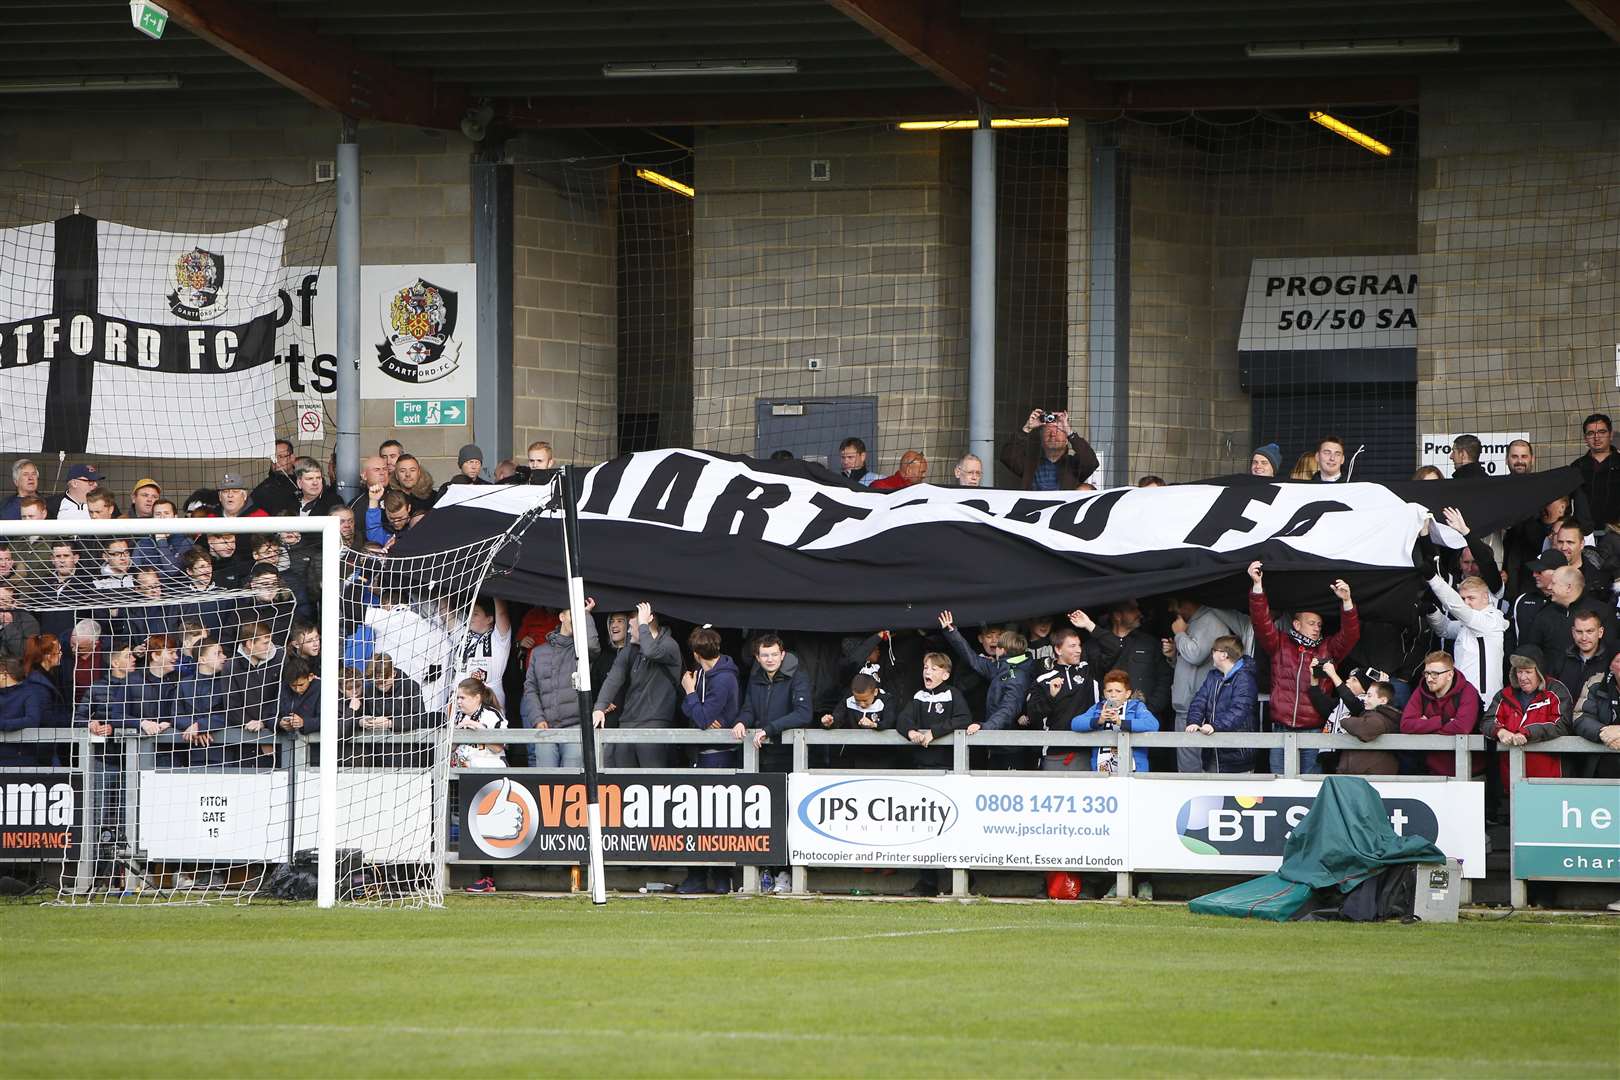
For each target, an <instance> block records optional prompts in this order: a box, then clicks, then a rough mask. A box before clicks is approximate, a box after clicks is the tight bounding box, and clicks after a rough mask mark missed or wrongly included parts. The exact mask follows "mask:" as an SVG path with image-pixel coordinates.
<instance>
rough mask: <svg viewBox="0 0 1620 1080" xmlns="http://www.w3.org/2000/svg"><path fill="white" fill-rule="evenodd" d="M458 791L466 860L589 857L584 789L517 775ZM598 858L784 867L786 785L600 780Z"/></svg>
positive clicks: (767, 776) (744, 778)
mask: <svg viewBox="0 0 1620 1080" xmlns="http://www.w3.org/2000/svg"><path fill="white" fill-rule="evenodd" d="M486 776H488V779H487V780H486V782H485V783H484V784H482V785H478V784H476V783H474V782H472V780H471V778H470V777H464V778H463V779H462V781H461V785H460V786H461V840H460V843H459V846H458V848H457V853H458V854H459V855H460V857H461V858H463V859H469V860H476V861H479V862H482V861H485V860H488V859H501V860H514V861H519V862H574V861H577V860H579V859H583V858H585V857H586V832H585V805H586V804H585V784H584V783H583V782H582V781H580V780H576V779H574V778H572V777H553V776H546V775H534V774H528V775H525V774H521V773H512V774H506V775H499V774H497V775H489V774H486ZM599 792H600V799H601V807H602V852H603V855H604V856H605V857H606V858H607V860H608V861H609V862H624V863H678V864H683V865H684V864H688V863H711V862H712V863H741V864H754V865H766V866H768V865H775V864H780V863H784V862H786V855H785V852H786V850H787V840H786V828H785V825H784V821H783V814H784V812H785V811H784V808H785V806H786V804H787V778H786V776H785V775H783V774H781V773H761V774H758V775H753V774H736V775H714V776H702V775H695V774H693V773H636V774H624V775H619V776H616V775H613V774H607V775H604V776H603V777H602V778H601V781H600V785H599Z"/></svg>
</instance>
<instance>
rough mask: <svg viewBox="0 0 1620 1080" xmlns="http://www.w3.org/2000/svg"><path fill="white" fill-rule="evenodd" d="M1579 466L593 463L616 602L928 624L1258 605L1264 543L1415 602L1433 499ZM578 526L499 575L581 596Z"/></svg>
mask: <svg viewBox="0 0 1620 1080" xmlns="http://www.w3.org/2000/svg"><path fill="white" fill-rule="evenodd" d="M1575 482H1577V478H1575V476H1574V474H1573V472H1571V471H1570V470H1560V471H1559V472H1555V473H1542V474H1537V475H1536V476H1532V477H1510V478H1503V479H1492V480H1486V481H1446V482H1444V483H1443V484H1440V485H1437V484H1433V483H1429V484H1421V483H1420V484H1406V485H1384V484H1367V483H1359V484H1358V483H1349V484H1333V485H1326V484H1305V483H1293V482H1283V483H1273V482H1265V481H1261V480H1259V479H1258V478H1251V477H1228V478H1224V479H1222V480H1218V481H1207V482H1202V483H1195V484H1179V485H1176V486H1173V487H1167V488H1116V489H1113V490H1108V491H1101V492H1053V493H1043V492H1025V491H993V490H980V489H954V488H938V487H932V486H928V485H921V486H918V487H913V488H908V489H906V490H904V491H900V492H896V493H894V494H884V493H881V492H873V491H870V490H869V489H866V488H860V487H854V486H852V485H849V484H847V483H845V482H843V481H842V480H841V479H840V478H839V477H837V476H835V475H834V474H832V473H830V472H827V471H826V470H825V469H822V468H820V467H818V466H814V465H810V464H807V463H804V462H784V463H765V462H758V461H753V460H751V459H747V458H737V457H731V456H727V455H719V454H709V453H703V452H700V451H693V450H662V451H655V452H651V453H644V454H630V455H627V456H625V457H621V458H618V459H616V460H614V461H611V462H608V463H607V464H605V465H600V466H597V467H596V468H594V469H592V470H590V472H589V473H588V474H587V475H586V478H585V480H584V483H583V486H582V490H581V492H580V536H581V540H580V546H581V554H582V558H583V564H584V571H585V580H586V584H587V588H588V589H589V590H590V591H591V593H592V594H593V595H594V596H596V597H597V600H598V603H599V605H601V606H602V607H603V608H604V609H606V608H608V607H611V608H615V609H621V608H628V607H629V606H631V605H633V604H634V603H635V602H637V601H641V600H646V601H648V602H650V603H651V604H652V605H653V607H654V608H655V609H656V610H658V611H661V612H664V613H665V614H667V615H672V616H675V617H677V618H681V619H687V620H691V621H694V622H711V623H715V624H717V625H723V626H744V627H755V628H762V627H772V626H775V627H784V628H788V627H791V628H796V629H802V630H829V631H855V630H864V629H870V628H873V627H891V628H902V627H909V626H927V625H930V624H935V625H937V623H935V619H936V615H937V613H938V612H939V610H940V609H942V608H949V609H951V610H952V611H953V612H954V613H955V614H956V617H957V619H958V621H960V622H962V623H964V624H970V623H977V622H981V621H984V620H987V619H1002V618H1017V617H1025V616H1028V615H1030V614H1032V613H1037V612H1054V611H1067V610H1069V609H1071V608H1074V607H1077V606H1080V607H1084V606H1088V605H1097V604H1105V603H1109V602H1111V601H1115V600H1123V599H1127V598H1136V599H1140V598H1144V597H1149V596H1156V595H1163V594H1167V593H1174V592H1190V593H1196V594H1198V595H1201V596H1204V597H1205V598H1206V599H1207V600H1208V602H1219V603H1224V604H1226V605H1228V606H1241V605H1242V603H1243V597H1242V592H1243V589H1244V588H1245V587H1246V586H1247V584H1248V581H1247V578H1245V577H1244V576H1243V568H1244V567H1245V566H1246V565H1247V564H1248V563H1249V562H1250V561H1251V560H1253V559H1262V560H1264V561H1265V563H1266V566H1267V570H1268V578H1267V584H1268V589H1270V590H1271V591H1272V592H1273V595H1274V598H1275V599H1276V600H1277V602H1278V603H1279V604H1281V605H1288V604H1290V603H1292V602H1295V601H1296V600H1299V601H1304V600H1305V599H1306V598H1309V599H1311V600H1313V601H1314V602H1315V603H1318V604H1320V603H1322V602H1323V601H1324V599H1327V598H1328V593H1327V581H1328V580H1329V579H1331V578H1332V577H1336V576H1343V577H1345V578H1347V579H1348V580H1349V581H1350V582H1351V584H1352V586H1354V587H1356V588H1357V590H1358V592H1357V595H1358V597H1359V598H1361V599H1362V600H1363V601H1364V606H1365V602H1366V601H1374V602H1376V600H1377V598H1378V597H1380V596H1388V597H1389V600H1390V603H1391V607H1392V610H1394V609H1395V604H1397V603H1398V604H1399V605H1400V608H1399V610H1401V611H1402V613H1403V618H1404V617H1405V616H1406V615H1409V614H1410V610H1411V602H1412V600H1413V599H1415V590H1418V589H1421V584H1420V582H1419V580H1418V577H1417V575H1416V573H1415V571H1414V568H1413V547H1414V543H1415V541H1416V539H1417V536H1418V533H1419V530H1420V529H1421V527H1422V525H1423V522H1424V518H1425V514H1426V513H1427V512H1428V511H1430V510H1437V509H1438V507H1440V506H1451V505H1456V506H1459V507H1461V508H1462V509H1463V511H1464V513H1465V514H1467V515H1468V516H1469V518H1470V521H1472V522H1475V528H1479V529H1483V530H1489V529H1492V528H1497V527H1500V526H1501V525H1503V524H1506V523H1508V522H1511V521H1516V520H1518V519H1520V518H1522V517H1525V516H1528V515H1529V514H1532V513H1534V512H1535V511H1536V509H1537V508H1539V507H1540V506H1542V505H1544V504H1545V503H1546V502H1547V501H1548V499H1549V498H1551V496H1550V495H1548V494H1547V493H1548V492H1549V491H1552V492H1555V493H1556V491H1557V489H1559V488H1560V487H1561V486H1565V485H1566V484H1567V486H1570V487H1572V486H1573V485H1574V483H1575ZM1480 484H1488V485H1491V488H1492V489H1491V490H1486V489H1485V488H1483V487H1480V486H1479V485H1480ZM1425 489H1427V490H1425ZM547 497H548V495H547V491H546V489H545V488H541V487H526V488H525V487H506V488H501V487H495V488H492V487H472V486H466V487H452V488H450V489H449V491H448V492H447V493H446V495H445V497H444V499H442V500H441V501H440V503H439V508H438V509H436V510H435V511H434V512H433V513H432V514H429V515H428V517H427V518H426V519H424V520H423V522H422V523H421V524H420V525H418V526H416V527H415V528H414V529H412V530H411V531H410V532H408V533H407V534H405V536H403V537H402V538H401V540H400V542H399V543H398V544H397V545H396V547H395V552H396V553H397V554H401V555H405V554H421V553H425V552H430V551H442V550H447V549H450V548H453V547H457V546H459V545H462V544H466V543H470V542H472V541H474V540H477V539H479V538H482V537H484V536H489V535H494V534H497V533H500V532H504V531H505V530H506V529H507V528H508V527H509V526H510V525H511V524H512V522H513V520H514V518H515V517H517V516H519V515H521V514H524V513H526V512H529V511H530V510H532V509H534V508H536V507H538V506H541V505H542V504H544V503H545V502H546V500H547ZM560 532H561V529H560V525H559V523H558V522H557V521H556V520H555V519H554V518H550V517H543V518H542V519H541V520H539V521H537V522H536V523H535V524H534V525H533V526H532V527H531V528H530V529H529V530H528V532H527V533H526V534H525V536H524V540H523V543H522V545H521V548H518V547H517V546H514V547H513V548H510V549H508V550H507V551H506V552H503V553H502V556H501V557H499V558H498V559H497V573H498V576H497V577H495V578H494V579H492V580H491V581H490V582H489V585H488V587H489V590H490V591H491V592H494V593H496V594H498V595H504V596H507V597H509V598H513V599H519V600H526V601H531V602H539V603H547V604H553V605H554V604H558V603H561V602H563V599H564V597H565V595H566V593H565V589H564V587H563V576H562V548H561V537H560ZM518 552H520V554H518ZM1392 572H1393V573H1392ZM1363 586H1366V588H1365V589H1364V588H1363ZM1401 590H1405V591H1404V593H1402V595H1400V596H1395V595H1393V594H1394V593H1398V592H1401Z"/></svg>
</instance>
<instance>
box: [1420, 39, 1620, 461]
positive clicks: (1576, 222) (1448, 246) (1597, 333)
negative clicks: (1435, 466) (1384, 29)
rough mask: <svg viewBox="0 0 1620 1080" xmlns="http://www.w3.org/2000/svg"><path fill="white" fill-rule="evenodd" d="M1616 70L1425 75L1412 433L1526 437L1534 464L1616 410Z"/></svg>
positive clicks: (1568, 448)
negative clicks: (1593, 417)
mask: <svg viewBox="0 0 1620 1080" xmlns="http://www.w3.org/2000/svg"><path fill="white" fill-rule="evenodd" d="M1617 101H1620V73H1616V72H1614V71H1578V72H1571V73H1568V74H1565V75H1561V76H1559V77H1557V78H1546V77H1535V78H1528V77H1502V76H1482V75H1475V76H1457V77H1447V78H1431V79H1426V80H1425V81H1424V84H1423V98H1422V117H1423V125H1422V144H1421V154H1422V169H1421V180H1420V183H1419V190H1418V214H1419V221H1420V232H1421V237H1422V243H1421V249H1420V263H1419V267H1420V272H1421V278H1420V285H1419V288H1420V294H1419V303H1420V311H1421V316H1422V317H1421V321H1420V324H1419V337H1418V340H1419V348H1418V367H1419V373H1420V377H1421V379H1422V381H1421V383H1420V387H1419V393H1418V423H1419V428H1420V430H1423V431H1434V432H1449V431H1456V430H1459V429H1462V428H1469V427H1477V428H1482V429H1486V430H1492V431H1513V430H1527V431H1529V432H1530V437H1531V441H1532V442H1533V443H1534V444H1535V446H1536V454H1537V465H1538V467H1539V468H1548V467H1551V466H1554V465H1560V464H1564V463H1566V462H1568V461H1569V460H1571V459H1572V458H1574V457H1576V456H1577V455H1579V454H1580V453H1582V452H1583V451H1584V445H1583V444H1582V443H1581V435H1580V421H1581V419H1582V417H1584V416H1585V415H1586V414H1587V413H1588V412H1591V411H1593V410H1594V409H1598V408H1603V407H1607V408H1606V410H1605V411H1608V412H1610V413H1613V412H1614V411H1615V408H1616V406H1617V404H1620V390H1617V389H1616V388H1615V386H1614V384H1613V378H1614V348H1615V345H1616V343H1617V342H1620V182H1617V180H1616V177H1620V119H1617V118H1616V114H1615V103H1616V102H1617Z"/></svg>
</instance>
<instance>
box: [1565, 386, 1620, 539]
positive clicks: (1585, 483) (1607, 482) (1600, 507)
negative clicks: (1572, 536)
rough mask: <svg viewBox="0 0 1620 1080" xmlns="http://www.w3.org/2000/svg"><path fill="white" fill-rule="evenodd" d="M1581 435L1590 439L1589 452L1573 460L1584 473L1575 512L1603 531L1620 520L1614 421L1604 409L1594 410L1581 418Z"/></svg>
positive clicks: (1593, 529) (1593, 527) (1587, 448)
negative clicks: (1601, 410) (1584, 417)
mask: <svg viewBox="0 0 1620 1080" xmlns="http://www.w3.org/2000/svg"><path fill="white" fill-rule="evenodd" d="M1581 437H1582V438H1583V439H1585V440H1586V453H1584V454H1582V455H1581V456H1580V457H1578V458H1576V459H1575V461H1574V462H1573V464H1574V466H1575V468H1577V469H1579V470H1580V473H1581V486H1580V490H1579V491H1578V492H1577V494H1576V498H1575V503H1576V514H1575V516H1576V517H1578V518H1580V519H1581V520H1582V521H1584V522H1585V523H1586V524H1587V525H1589V526H1591V529H1592V531H1593V532H1603V531H1604V530H1606V529H1607V528H1608V527H1609V526H1610V525H1611V524H1613V523H1614V522H1615V521H1616V520H1620V475H1617V473H1620V468H1617V467H1616V465H1615V457H1614V422H1613V421H1612V420H1610V419H1609V418H1608V417H1607V416H1606V415H1604V414H1603V413H1593V414H1592V415H1591V416H1588V417H1587V418H1586V419H1585V420H1583V421H1581Z"/></svg>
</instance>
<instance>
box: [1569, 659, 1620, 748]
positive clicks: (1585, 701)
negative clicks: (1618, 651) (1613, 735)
mask: <svg viewBox="0 0 1620 1080" xmlns="http://www.w3.org/2000/svg"><path fill="white" fill-rule="evenodd" d="M1571 693H1573V694H1574V695H1575V734H1577V735H1579V736H1580V737H1581V738H1583V739H1585V740H1587V741H1588V742H1595V743H1600V742H1602V741H1603V740H1602V739H1601V738H1599V737H1598V733H1599V732H1600V731H1602V730H1603V729H1604V728H1606V727H1608V726H1609V725H1611V724H1620V684H1616V682H1615V679H1614V676H1613V675H1605V676H1603V677H1602V678H1601V679H1595V680H1593V681H1592V682H1591V684H1590V685H1588V686H1583V687H1581V688H1579V689H1575V690H1571Z"/></svg>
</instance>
